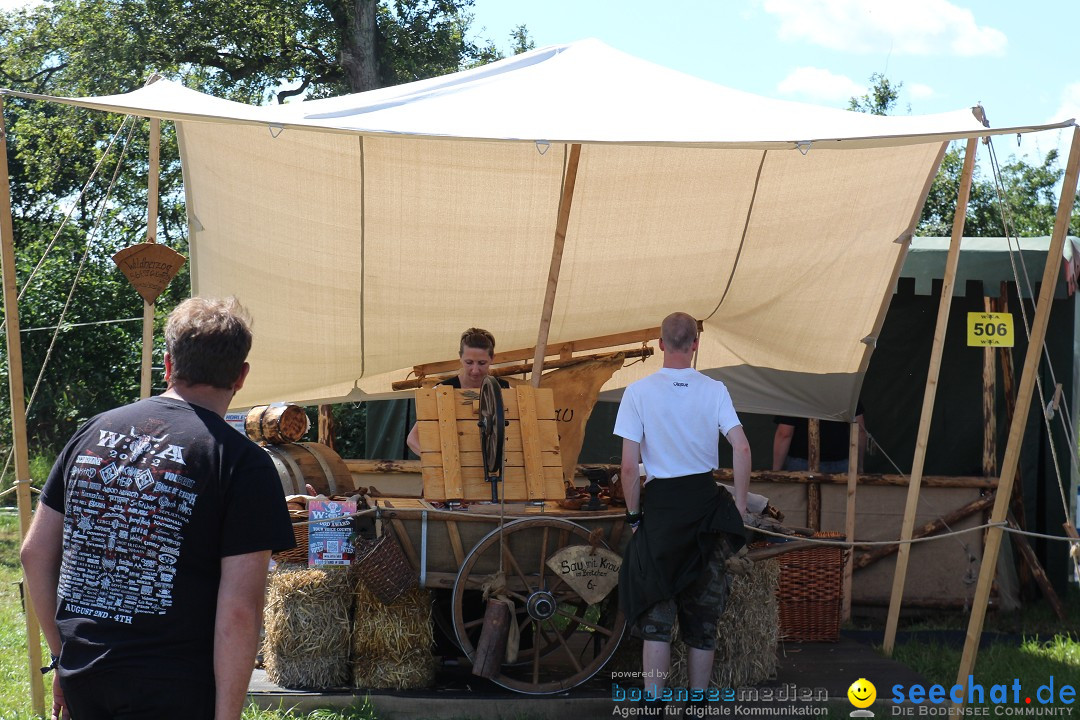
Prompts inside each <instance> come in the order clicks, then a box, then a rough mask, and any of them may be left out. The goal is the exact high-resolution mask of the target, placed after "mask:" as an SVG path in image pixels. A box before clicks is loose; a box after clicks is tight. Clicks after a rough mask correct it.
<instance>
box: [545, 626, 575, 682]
mask: <svg viewBox="0 0 1080 720" xmlns="http://www.w3.org/2000/svg"><path fill="white" fill-rule="evenodd" d="M547 623H548V624H549V625H551V629H552V630H554V631H555V639H556V640H558V641H559V644H560V645H562V649H563V650H565V651H566V655H567V657H569V658H570V662H571V663H573V664H574V670H576V671H577V672H581V661H580V660H578V658H577V655H574V652H573V650H571V649H570V646H569V645H567V644H566V640H565V639H564V638H563V636H562V633H561V632H559V629H558V628H557V627H555V623H553V622H551V620H550V619H549V620H548V621H547Z"/></svg>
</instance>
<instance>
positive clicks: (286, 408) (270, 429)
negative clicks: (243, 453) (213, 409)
mask: <svg viewBox="0 0 1080 720" xmlns="http://www.w3.org/2000/svg"><path fill="white" fill-rule="evenodd" d="M310 425H311V424H310V422H309V421H308V416H307V413H306V412H304V408H302V407H300V406H299V405H256V406H255V407H253V408H251V409H250V410H248V414H247V418H246V419H245V420H244V430H246V431H247V436H248V437H249V438H251V439H252V440H254V441H255V442H264V443H294V442H297V441H299V440H300V438H302V437H304V435H306V434H307V431H308V428H309V427H310Z"/></svg>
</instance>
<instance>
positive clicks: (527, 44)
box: [510, 25, 536, 55]
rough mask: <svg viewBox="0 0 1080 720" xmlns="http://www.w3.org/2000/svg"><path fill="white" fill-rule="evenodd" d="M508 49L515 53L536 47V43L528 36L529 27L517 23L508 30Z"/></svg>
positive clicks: (518, 53)
mask: <svg viewBox="0 0 1080 720" xmlns="http://www.w3.org/2000/svg"><path fill="white" fill-rule="evenodd" d="M510 49H511V51H513V53H514V54H515V55H520V54H521V53H524V52H529V51H530V50H535V49H536V43H535V42H534V41H533V39H532V38H531V37H529V29H528V28H527V27H525V26H524V25H518V26H517V27H515V28H514V29H513V30H512V31H511V32H510Z"/></svg>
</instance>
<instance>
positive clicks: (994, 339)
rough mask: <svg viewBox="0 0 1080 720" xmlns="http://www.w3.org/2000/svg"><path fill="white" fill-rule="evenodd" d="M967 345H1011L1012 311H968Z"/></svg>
mask: <svg viewBox="0 0 1080 720" xmlns="http://www.w3.org/2000/svg"><path fill="white" fill-rule="evenodd" d="M967 319H968V321H967V330H968V332H967V344H968V346H969V347H1012V346H1013V342H1014V335H1013V316H1012V313H988V312H969V313H968V316H967Z"/></svg>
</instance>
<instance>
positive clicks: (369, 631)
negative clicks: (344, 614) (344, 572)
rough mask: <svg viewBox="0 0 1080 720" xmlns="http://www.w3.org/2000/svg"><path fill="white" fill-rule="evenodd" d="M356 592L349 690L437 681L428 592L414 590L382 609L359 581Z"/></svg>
mask: <svg viewBox="0 0 1080 720" xmlns="http://www.w3.org/2000/svg"><path fill="white" fill-rule="evenodd" d="M355 592H356V606H355V613H354V617H355V621H354V623H353V634H352V657H353V660H352V682H353V687H358V688H392V689H394V690H409V689H415V688H424V687H430V686H431V685H432V684H433V683H434V680H435V657H434V656H433V655H432V652H431V649H432V647H433V645H434V643H435V637H434V634H433V631H432V627H431V593H430V592H428V591H427V590H421V589H419V588H412V589H411V590H409V591H407V592H406V593H404V594H403V595H402V596H401V597H399V598H398V599H397V600H395V601H394V603H393V604H391V605H384V604H383V603H382V602H381V601H380V600H379V599H378V598H376V597H375V595H374V594H372V592H371V591H370V590H368V589H367V587H365V586H364V584H363V583H362V582H357V583H356V587H355Z"/></svg>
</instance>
